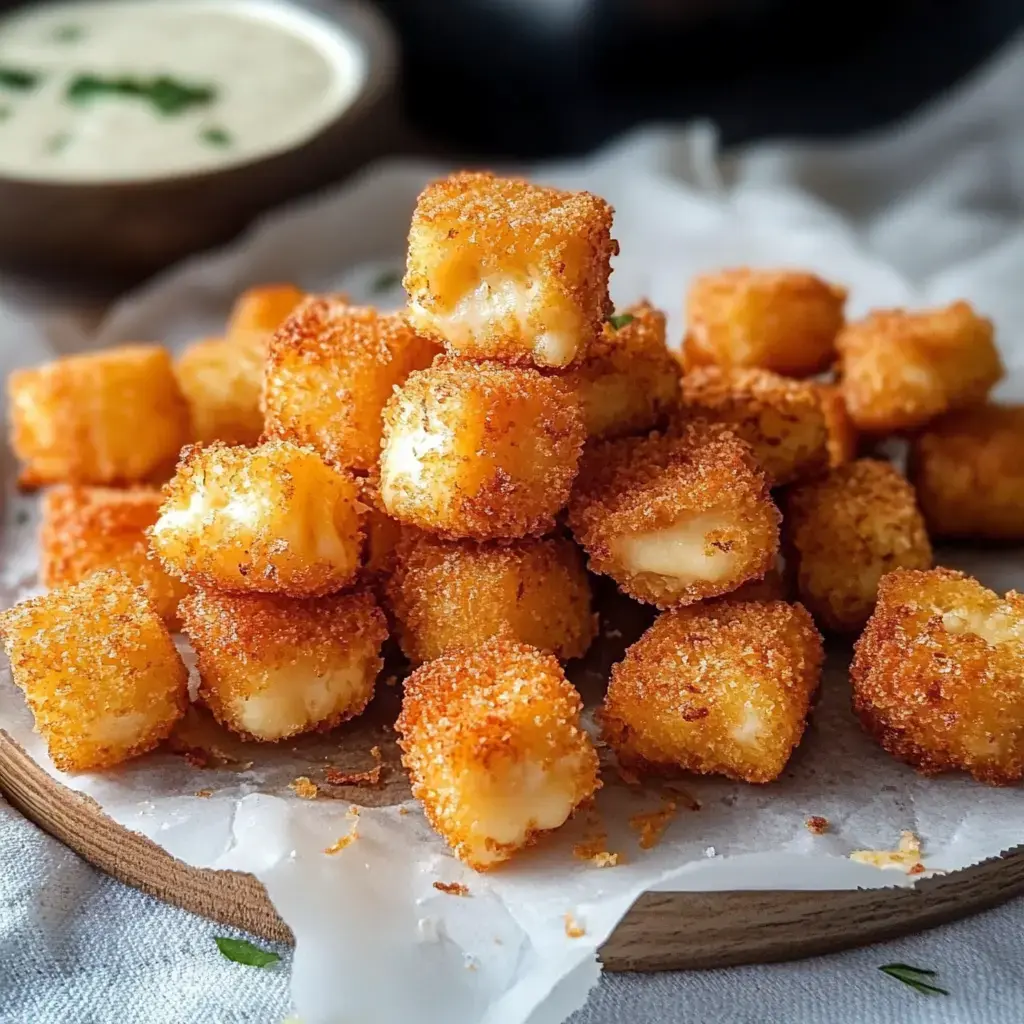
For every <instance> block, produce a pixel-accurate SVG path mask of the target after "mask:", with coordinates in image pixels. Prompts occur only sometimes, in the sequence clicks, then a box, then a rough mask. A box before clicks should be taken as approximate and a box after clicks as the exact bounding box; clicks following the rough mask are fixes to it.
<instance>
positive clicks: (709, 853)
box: [704, 846, 718, 857]
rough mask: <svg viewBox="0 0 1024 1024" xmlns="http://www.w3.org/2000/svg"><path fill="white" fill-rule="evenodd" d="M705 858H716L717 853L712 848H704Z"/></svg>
mask: <svg viewBox="0 0 1024 1024" xmlns="http://www.w3.org/2000/svg"><path fill="white" fill-rule="evenodd" d="M704 856H705V857H717V856H718V851H717V850H716V849H715V848H714V847H713V846H707V847H705V848H704Z"/></svg>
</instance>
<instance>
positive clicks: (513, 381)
mask: <svg viewBox="0 0 1024 1024" xmlns="http://www.w3.org/2000/svg"><path fill="white" fill-rule="evenodd" d="M584 437H585V428H584V426H583V419H582V416H581V415H580V410H579V404H578V402H577V401H576V400H575V398H574V397H573V396H572V395H566V394H563V393H562V392H561V391H559V389H558V387H557V386H556V385H555V384H553V383H552V382H551V381H550V380H548V379H547V378H546V377H544V376H542V375H541V374H540V373H538V372H537V371H536V370H533V369H530V368H527V367H514V366H503V365H501V364H500V363H470V362H467V361H465V360H451V359H444V358H441V359H439V360H438V361H437V362H435V363H434V365H433V366H432V367H430V369H427V370H418V371H416V372H414V373H412V374H410V376H409V378H408V380H406V382H405V383H404V384H403V385H402V386H401V387H400V388H399V389H398V390H396V392H395V394H394V395H393V396H392V397H391V399H390V400H389V401H388V404H387V406H386V407H385V409H384V441H383V448H382V451H381V457H380V489H381V497H382V499H383V501H384V505H385V507H386V508H387V510H388V511H389V512H390V513H391V515H393V516H394V517H395V518H396V519H399V520H401V521H402V522H405V523H411V524H413V525H414V526H420V527H422V528H423V529H425V530H432V531H435V532H438V533H444V534H448V535H449V536H452V537H473V538H476V539H478V540H487V539H489V538H495V537H509V538H514V537H525V536H528V535H535V536H539V535H540V534H543V533H546V532H547V531H548V530H550V529H551V528H552V527H553V526H554V522H555V514H556V513H557V512H558V511H559V510H560V509H561V508H562V507H563V506H564V505H565V503H566V500H567V498H568V497H569V489H570V488H571V486H572V481H573V478H574V477H575V476H576V471H577V468H578V464H579V457H580V451H581V450H582V447H583V440H584Z"/></svg>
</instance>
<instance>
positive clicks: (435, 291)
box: [403, 172, 619, 366]
mask: <svg viewBox="0 0 1024 1024" xmlns="http://www.w3.org/2000/svg"><path fill="white" fill-rule="evenodd" d="M611 226H612V208H611V207H610V206H609V205H608V204H607V203H606V202H605V201H604V200H603V199H600V198H598V197H597V196H593V195H591V194H590V193H589V192H560V191H558V190H557V189H553V188H542V187H541V186H539V185H532V184H530V183H529V182H526V181H520V180H517V179H509V178H496V177H495V176H494V175H493V174H478V173H470V172H462V173H459V174H453V175H452V176H451V177H448V178H445V179H443V180H441V181H435V182H433V183H432V184H430V185H428V186H427V187H426V189H424V190H423V192H422V193H421V195H420V197H419V201H418V202H417V204H416V211H415V213H413V217H412V226H411V228H410V230H409V259H408V269H407V272H406V275H405V280H404V282H403V284H404V285H405V290H406V291H407V292H408V294H409V317H410V319H411V321H412V323H413V326H414V327H416V329H417V330H419V331H420V332H421V333H423V334H425V335H427V336H428V337H432V338H434V339H436V340H437V341H439V342H441V343H443V344H444V345H445V346H446V347H447V348H448V351H449V352H451V353H453V354H455V355H461V356H465V357H467V358H471V359H497V360H500V361H501V362H507V363H531V362H532V363H535V364H536V365H537V366H568V365H569V364H570V363H571V362H572V361H573V360H574V359H575V358H576V357H577V356H578V355H581V354H582V353H583V352H585V350H586V348H587V346H588V345H589V344H590V342H591V340H592V339H593V338H596V337H597V335H598V334H599V333H600V331H601V324H602V322H603V321H604V319H605V318H606V317H607V316H608V315H609V314H610V313H611V312H612V309H613V307H612V304H611V300H610V299H609V297H608V276H609V274H610V273H611V265H610V260H611V257H612V256H614V255H616V254H617V253H618V251H619V247H618V243H617V242H615V241H613V240H612V237H611Z"/></svg>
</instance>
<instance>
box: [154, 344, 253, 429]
mask: <svg viewBox="0 0 1024 1024" xmlns="http://www.w3.org/2000/svg"><path fill="white" fill-rule="evenodd" d="M265 360H266V340H265V339H264V338H262V337H258V336H256V337H248V338H244V339H242V340H238V341H230V340H227V339H224V338H208V339H206V340H205V341H197V342H195V343H194V344H192V345H189V346H188V347H187V348H186V349H185V351H184V352H182V354H181V355H180V356H179V357H178V362H177V363H176V365H175V367H174V371H175V374H176V375H177V378H178V384H179V386H180V387H181V390H182V393H183V394H184V396H185V400H186V401H187V402H188V406H189V414H190V418H191V422H192V435H191V439H192V440H193V441H195V442H198V443H199V444H212V443H213V442H214V441H223V442H224V444H242V445H254V444H256V443H257V442H258V441H259V439H260V434H262V433H263V411H262V410H261V409H260V392H261V391H262V390H263V364H264V362H265Z"/></svg>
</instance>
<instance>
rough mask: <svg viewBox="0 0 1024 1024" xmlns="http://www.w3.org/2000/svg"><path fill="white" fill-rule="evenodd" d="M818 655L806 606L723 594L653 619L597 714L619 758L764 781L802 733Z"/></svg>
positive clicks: (633, 766)
mask: <svg viewBox="0 0 1024 1024" xmlns="http://www.w3.org/2000/svg"><path fill="white" fill-rule="evenodd" d="M822 660H823V652H822V642H821V636H820V634H819V633H818V631H817V630H816V629H815V628H814V623H813V622H812V621H811V617H810V615H808V614H807V611H806V610H805V609H804V608H802V607H801V606H800V605H798V604H787V603H786V602H785V601H736V600H734V599H733V598H731V597H728V598H723V599H722V600H720V601H712V602H709V603H707V604H701V605H695V606H693V607H691V608H679V609H675V610H673V611H669V612H665V613H664V614H663V615H660V616H659V617H658V618H657V620H656V621H655V623H654V625H653V626H651V628H650V629H648V630H647V632H646V633H644V635H643V636H642V637H641V638H640V639H639V640H638V641H637V642H636V643H635V644H633V646H632V647H630V648H629V650H628V651H627V652H626V657H625V658H624V659H623V660H622V661H621V662H619V664H618V665H616V666H615V667H614V668H613V669H612V678H611V683H610V684H609V686H608V693H607V694H606V696H605V699H604V703H603V704H602V705H601V708H600V710H599V711H598V719H599V721H600V724H601V734H602V736H603V738H604V739H605V741H606V742H607V743H608V744H609V746H611V747H612V749H613V750H614V751H615V754H616V756H617V757H618V760H619V763H620V764H621V765H623V766H624V767H626V768H628V769H629V770H631V771H637V772H641V773H645V774H647V773H649V774H655V775H675V774H677V773H680V772H700V773H702V774H707V775H725V776H728V777H729V778H730V779H736V780H738V781H741V782H771V781H772V780H773V779H777V778H778V777H779V775H780V774H781V773H782V769H783V768H785V767H786V762H787V761H788V760H789V758H790V755H791V754H792V753H793V751H794V750H795V749H796V747H797V744H798V743H799V742H800V738H801V737H802V736H803V732H804V725H805V723H806V719H807V713H808V710H809V709H810V704H811V697H812V696H813V695H814V692H815V690H816V689H817V688H818V682H819V680H820V678H821V665H822Z"/></svg>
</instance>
